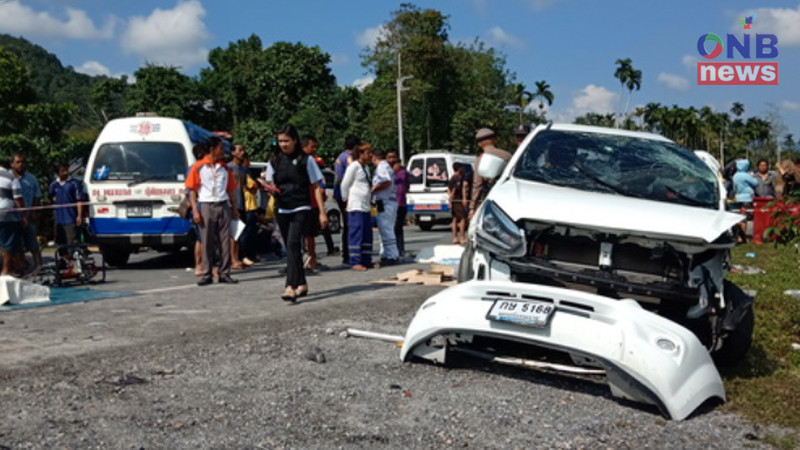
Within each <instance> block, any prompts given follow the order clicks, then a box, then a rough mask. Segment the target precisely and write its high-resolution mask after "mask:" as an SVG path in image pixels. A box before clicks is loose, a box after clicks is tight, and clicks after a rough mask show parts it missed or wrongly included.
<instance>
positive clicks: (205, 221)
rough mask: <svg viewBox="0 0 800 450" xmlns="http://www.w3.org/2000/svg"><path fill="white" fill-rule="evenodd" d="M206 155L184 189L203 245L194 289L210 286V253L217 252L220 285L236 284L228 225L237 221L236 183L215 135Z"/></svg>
mask: <svg viewBox="0 0 800 450" xmlns="http://www.w3.org/2000/svg"><path fill="white" fill-rule="evenodd" d="M208 146H209V149H210V150H209V154H208V155H206V157H205V158H203V159H201V160H200V161H198V163H197V164H195V165H193V166H192V168H191V170H189V176H188V177H186V188H187V189H189V190H190V192H189V199H190V201H191V203H192V220H193V221H194V223H196V224H197V225H198V228H199V229H200V240H201V241H202V243H203V262H202V272H203V277H202V278H200V281H198V282H197V285H198V286H205V285H207V284H211V283H212V281H213V277H212V261H214V251H215V250H216V249H219V256H220V260H219V264H220V266H219V277H218V281H219V282H220V283H232V284H233V283H238V281H237V280H236V279H234V278H231V239H230V223H231V220H232V218H233V219H238V218H239V210H238V208H237V205H236V200H235V197H234V191H235V189H236V183H235V181H234V180H233V173H232V172H231V169H230V168H229V167H228V166H227V165H226V164H225V162H224V157H225V152H224V150H223V147H222V140H221V139H220V138H218V137H216V136H214V137H212V138H210V139H209V141H208Z"/></svg>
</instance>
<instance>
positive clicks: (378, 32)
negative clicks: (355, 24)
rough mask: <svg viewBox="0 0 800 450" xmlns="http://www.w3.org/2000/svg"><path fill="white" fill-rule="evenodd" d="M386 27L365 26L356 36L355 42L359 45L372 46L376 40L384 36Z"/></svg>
mask: <svg viewBox="0 0 800 450" xmlns="http://www.w3.org/2000/svg"><path fill="white" fill-rule="evenodd" d="M385 33H386V29H385V28H384V26H383V25H378V26H377V27H373V28H367V29H366V30H364V31H362V32H361V33H359V34H358V36H356V43H357V44H358V45H360V46H361V47H369V48H372V47H374V46H375V44H377V43H378V40H379V39H380V38H382V37H383V36H384V34H385Z"/></svg>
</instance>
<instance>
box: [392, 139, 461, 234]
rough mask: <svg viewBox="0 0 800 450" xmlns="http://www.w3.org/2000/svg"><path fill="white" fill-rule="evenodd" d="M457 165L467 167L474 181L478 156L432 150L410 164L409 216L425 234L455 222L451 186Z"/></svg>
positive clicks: (410, 161) (412, 158) (415, 156)
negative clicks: (448, 188) (476, 157)
mask: <svg viewBox="0 0 800 450" xmlns="http://www.w3.org/2000/svg"><path fill="white" fill-rule="evenodd" d="M454 163H460V164H463V165H464V167H465V169H466V170H465V176H467V177H468V179H472V173H473V170H474V169H473V166H474V163H475V156H474V155H464V154H459V153H450V152H446V151H444V150H428V151H426V152H424V153H418V154H416V155H414V156H412V157H411V159H410V160H409V161H408V166H407V168H406V170H408V180H409V183H410V186H409V190H408V195H407V197H406V200H407V203H408V206H407V208H408V214H409V215H410V216H412V217H413V218H414V223H416V224H417V225H418V226H419V227H420V229H422V230H423V231H428V230H430V229H432V228H433V226H434V225H439V224H449V223H450V221H451V220H452V216H451V213H450V198H449V197H448V194H447V185H448V183H449V182H450V177H451V176H452V174H453V164H454Z"/></svg>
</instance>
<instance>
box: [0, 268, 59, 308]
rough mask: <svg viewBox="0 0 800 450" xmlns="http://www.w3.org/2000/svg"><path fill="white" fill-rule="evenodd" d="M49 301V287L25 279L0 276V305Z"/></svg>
mask: <svg viewBox="0 0 800 450" xmlns="http://www.w3.org/2000/svg"><path fill="white" fill-rule="evenodd" d="M49 301H50V288H48V287H47V286H42V285H39V284H35V283H31V282H30V281H27V280H21V279H19V278H15V277H12V276H11V275H3V276H0V305H5V304H6V303H8V304H11V305H22V304H27V303H41V302H49Z"/></svg>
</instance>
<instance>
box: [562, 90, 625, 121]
mask: <svg viewBox="0 0 800 450" xmlns="http://www.w3.org/2000/svg"><path fill="white" fill-rule="evenodd" d="M617 98H618V94H616V93H614V92H611V91H609V90H608V89H606V88H604V87H603V86H595V85H593V84H590V85H588V86H586V87H585V88H583V89H581V90H580V92H579V93H578V94H577V95H575V96H574V97H573V98H572V110H574V111H575V112H576V117H577V116H580V115H583V114H585V113H587V112H595V113H598V114H608V113H610V112H613V111H614V104H615V103H616V102H617Z"/></svg>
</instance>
